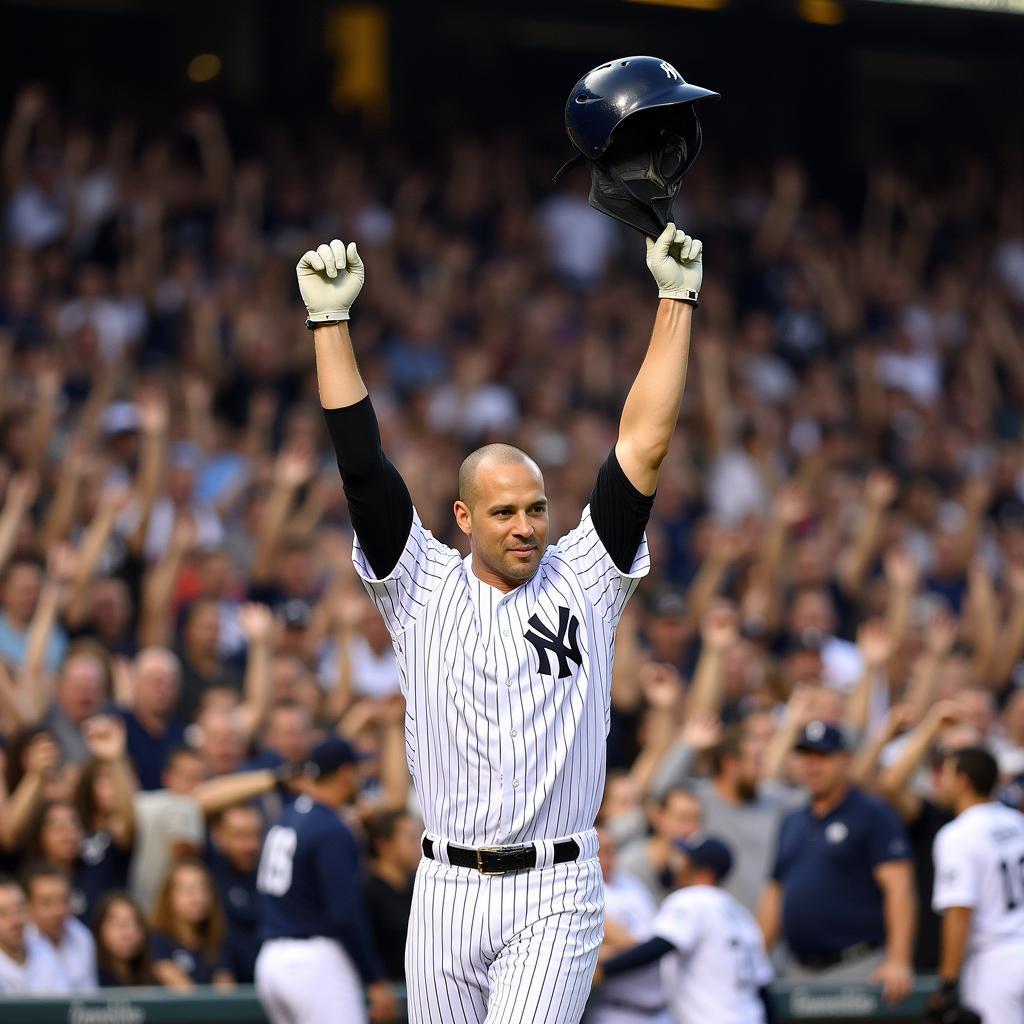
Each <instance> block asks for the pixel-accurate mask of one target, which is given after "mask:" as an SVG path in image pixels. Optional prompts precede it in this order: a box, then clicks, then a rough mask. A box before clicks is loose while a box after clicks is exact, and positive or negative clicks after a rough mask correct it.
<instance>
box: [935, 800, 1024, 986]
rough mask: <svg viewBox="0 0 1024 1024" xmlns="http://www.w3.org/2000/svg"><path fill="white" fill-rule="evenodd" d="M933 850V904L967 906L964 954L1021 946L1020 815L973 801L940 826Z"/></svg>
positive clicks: (1023, 863)
mask: <svg viewBox="0 0 1024 1024" xmlns="http://www.w3.org/2000/svg"><path fill="white" fill-rule="evenodd" d="M933 854H934V858H935V891H934V896H933V899H932V908H933V909H934V910H935V912H936V913H940V914H941V913H942V911H943V910H946V909H948V908H949V907H970V908H971V911H972V914H971V935H970V939H969V941H968V946H967V952H968V955H971V954H972V953H978V952H982V951H985V950H988V949H992V948H994V947H997V946H1002V945H1024V814H1021V813H1020V812H1019V811H1015V810H1013V809H1012V808H1010V807H1005V806H1004V805H1003V804H998V803H985V804H976V805H975V806H974V807H970V808H968V809H967V810H966V811H964V812H963V813H962V814H960V815H958V816H957V818H956V819H954V820H953V821H951V822H950V823H949V824H948V825H945V826H944V827H943V828H942V829H940V830H939V833H938V835H937V836H936V837H935V845H934V848H933ZM1021 973H1022V975H1024V962H1022V965H1021Z"/></svg>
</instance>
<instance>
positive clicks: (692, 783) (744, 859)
mask: <svg viewBox="0 0 1024 1024" xmlns="http://www.w3.org/2000/svg"><path fill="white" fill-rule="evenodd" d="M693 762H694V751H693V750H692V749H691V748H689V747H686V746H684V745H683V744H681V743H680V744H677V745H676V746H675V747H673V748H672V750H670V751H669V752H668V754H667V755H666V757H665V760H664V761H663V762H662V764H661V767H660V768H659V769H658V773H657V775H656V777H655V779H654V785H653V790H654V793H655V795H656V796H660V795H663V794H664V793H666V792H667V791H668V790H670V789H671V788H672V787H673V786H676V785H680V784H683V785H687V786H689V787H691V788H692V789H693V792H694V793H695V794H696V795H697V797H698V798H699V799H700V802H701V807H702V808H703V814H704V826H703V831H704V832H705V833H706V834H707V835H711V836H716V837H717V838H719V839H722V840H724V841H725V842H726V843H727V844H728V845H729V848H730V850H732V856H733V866H732V871H731V872H730V874H729V877H728V878H727V879H726V880H725V884H724V885H723V886H722V888H723V889H725V891H726V892H728V893H730V894H731V895H733V896H735V897H736V899H737V900H739V902H740V903H742V904H743V906H745V907H746V908H747V909H748V910H749V911H750V912H751V913H752V914H756V913H757V907H758V904H759V903H760V901H761V892H762V891H763V889H764V886H765V883H766V882H767V881H768V875H769V872H770V871H771V868H772V856H773V855H774V853H775V838H776V835H777V833H778V830H779V823H780V822H781V821H782V819H783V817H785V815H786V814H788V813H789V812H790V811H792V810H793V809H794V808H796V807H801V806H803V805H804V804H806V802H807V794H806V792H805V791H804V790H801V789H797V788H795V787H792V786H787V785H786V784H785V783H781V782H775V781H769V782H766V783H764V784H763V785H762V786H761V788H760V791H759V792H758V795H757V797H756V799H754V800H752V801H751V802H750V803H745V804H735V803H731V802H730V801H728V800H723V799H722V798H721V797H720V796H719V795H718V793H716V792H715V788H714V783H713V782H712V780H711V779H705V778H693V777H692V776H691V775H690V774H689V772H690V769H691V767H692V765H693Z"/></svg>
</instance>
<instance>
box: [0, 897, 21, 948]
mask: <svg viewBox="0 0 1024 1024" xmlns="http://www.w3.org/2000/svg"><path fill="white" fill-rule="evenodd" d="M25 921H26V911H25V896H24V894H23V893H22V891H21V888H20V887H19V886H17V885H4V886H0V947H4V948H6V949H13V948H15V947H16V946H20V945H21V944H22V942H23V941H24V939H25Z"/></svg>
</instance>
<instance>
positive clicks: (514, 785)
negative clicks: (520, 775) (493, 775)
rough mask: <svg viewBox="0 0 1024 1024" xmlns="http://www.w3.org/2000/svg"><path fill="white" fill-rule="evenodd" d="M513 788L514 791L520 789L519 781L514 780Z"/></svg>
mask: <svg viewBox="0 0 1024 1024" xmlns="http://www.w3.org/2000/svg"><path fill="white" fill-rule="evenodd" d="M512 788H513V789H518V788H519V780H518V779H513V780H512Z"/></svg>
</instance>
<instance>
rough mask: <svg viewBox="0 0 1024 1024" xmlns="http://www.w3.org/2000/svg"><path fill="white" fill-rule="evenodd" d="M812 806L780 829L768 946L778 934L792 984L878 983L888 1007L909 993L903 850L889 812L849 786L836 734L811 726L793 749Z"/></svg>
mask: <svg viewBox="0 0 1024 1024" xmlns="http://www.w3.org/2000/svg"><path fill="white" fill-rule="evenodd" d="M796 749H797V751H798V752H799V753H800V754H801V758H800V761H801V764H800V770H801V774H802V776H803V782H804V784H805V785H806V787H807V789H808V790H809V791H810V796H811V801H810V804H809V805H808V806H807V807H805V808H803V809H801V810H797V811H793V812H792V813H791V814H789V815H787V816H786V817H785V818H784V819H783V821H782V825H781V827H780V829H779V838H778V844H777V846H776V853H775V866H774V868H773V870H772V875H771V881H770V882H769V883H768V885H767V887H766V888H765V891H764V895H763V897H762V899H761V906H760V909H759V911H758V919H759V921H760V924H761V930H762V932H763V933H764V937H765V944H766V946H767V947H768V948H769V949H771V947H772V946H773V945H774V944H775V940H776V939H777V938H778V937H779V935H780V933H781V934H782V936H783V937H784V938H785V940H786V945H787V946H788V947H789V951H790V953H791V954H792V957H793V960H794V963H792V964H791V965H790V967H789V970H788V972H787V977H788V978H792V979H793V980H799V981H823V982H830V981H868V980H875V981H878V982H881V983H882V986H883V992H884V996H885V998H886V1000H888V1001H889V1002H898V1001H899V1000H901V999H903V997H904V996H906V995H907V993H908V992H909V991H910V989H911V987H912V985H913V980H914V979H913V971H912V969H911V956H912V952H913V946H914V923H915V920H916V908H917V901H916V900H915V898H914V881H913V870H912V866H911V862H910V847H909V844H908V842H907V837H906V834H905V833H904V831H903V826H902V825H901V824H900V821H899V818H898V817H897V816H896V813H895V812H894V811H893V810H892V808H891V807H889V806H888V805H886V804H885V803H883V802H882V801H881V800H879V799H876V798H875V797H873V796H869V795H868V794H866V793H863V792H861V791H860V790H858V789H856V788H854V787H853V786H852V785H851V784H850V781H849V771H850V755H849V752H848V751H847V749H846V742H845V740H844V739H843V734H842V733H841V732H840V731H839V730H838V729H837V728H836V727H835V726H834V725H830V724H828V723H826V722H821V721H813V722H809V723H808V724H807V725H806V726H805V727H804V729H803V732H802V734H801V735H800V737H799V740H798V742H797V745H796Z"/></svg>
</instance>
